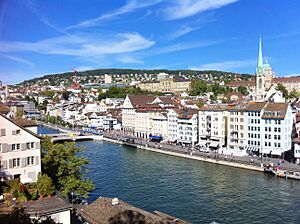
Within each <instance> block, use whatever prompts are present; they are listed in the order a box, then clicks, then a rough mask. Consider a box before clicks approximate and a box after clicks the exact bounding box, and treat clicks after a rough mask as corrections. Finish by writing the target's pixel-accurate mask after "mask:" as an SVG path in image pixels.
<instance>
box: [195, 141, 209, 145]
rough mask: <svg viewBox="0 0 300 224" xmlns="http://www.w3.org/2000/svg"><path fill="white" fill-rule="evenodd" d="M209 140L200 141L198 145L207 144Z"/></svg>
mask: <svg viewBox="0 0 300 224" xmlns="http://www.w3.org/2000/svg"><path fill="white" fill-rule="evenodd" d="M206 143H207V141H199V142H198V144H197V145H206Z"/></svg>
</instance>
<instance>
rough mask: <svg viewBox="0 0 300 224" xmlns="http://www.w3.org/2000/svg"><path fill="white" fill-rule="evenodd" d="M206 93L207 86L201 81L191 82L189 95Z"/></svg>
mask: <svg viewBox="0 0 300 224" xmlns="http://www.w3.org/2000/svg"><path fill="white" fill-rule="evenodd" d="M207 91H208V86H207V84H206V82H205V81H203V80H192V82H191V91H190V95H192V96H197V95H202V94H203V93H206V92H207Z"/></svg>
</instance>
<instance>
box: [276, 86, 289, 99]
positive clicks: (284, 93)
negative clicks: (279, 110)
mask: <svg viewBox="0 0 300 224" xmlns="http://www.w3.org/2000/svg"><path fill="white" fill-rule="evenodd" d="M276 90H278V91H280V92H282V94H283V97H284V98H288V96H289V92H288V91H287V89H286V88H285V86H284V85H282V84H281V83H279V84H278V85H277V87H276Z"/></svg>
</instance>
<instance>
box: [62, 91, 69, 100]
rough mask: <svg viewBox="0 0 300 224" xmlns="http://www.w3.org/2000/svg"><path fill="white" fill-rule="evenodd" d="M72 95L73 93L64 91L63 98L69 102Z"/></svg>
mask: <svg viewBox="0 0 300 224" xmlns="http://www.w3.org/2000/svg"><path fill="white" fill-rule="evenodd" d="M70 95H71V92H69V91H63V93H62V98H63V99H64V100H69V97H70Z"/></svg>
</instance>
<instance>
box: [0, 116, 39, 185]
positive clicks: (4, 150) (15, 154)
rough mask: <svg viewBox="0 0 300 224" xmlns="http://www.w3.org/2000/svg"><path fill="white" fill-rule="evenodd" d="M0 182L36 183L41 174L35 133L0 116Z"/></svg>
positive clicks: (37, 141)
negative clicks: (18, 179) (17, 180)
mask: <svg viewBox="0 0 300 224" xmlns="http://www.w3.org/2000/svg"><path fill="white" fill-rule="evenodd" d="M0 130H1V134H0V147H1V152H0V160H1V172H0V175H1V180H7V179H16V178H20V181H21V182H23V183H31V182H35V181H37V177H38V173H39V172H41V152H40V138H39V136H37V135H36V133H34V132H32V131H30V130H28V129H26V128H24V127H22V126H20V125H18V124H17V123H15V122H14V121H12V120H10V119H8V118H7V117H5V116H4V115H0Z"/></svg>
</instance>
